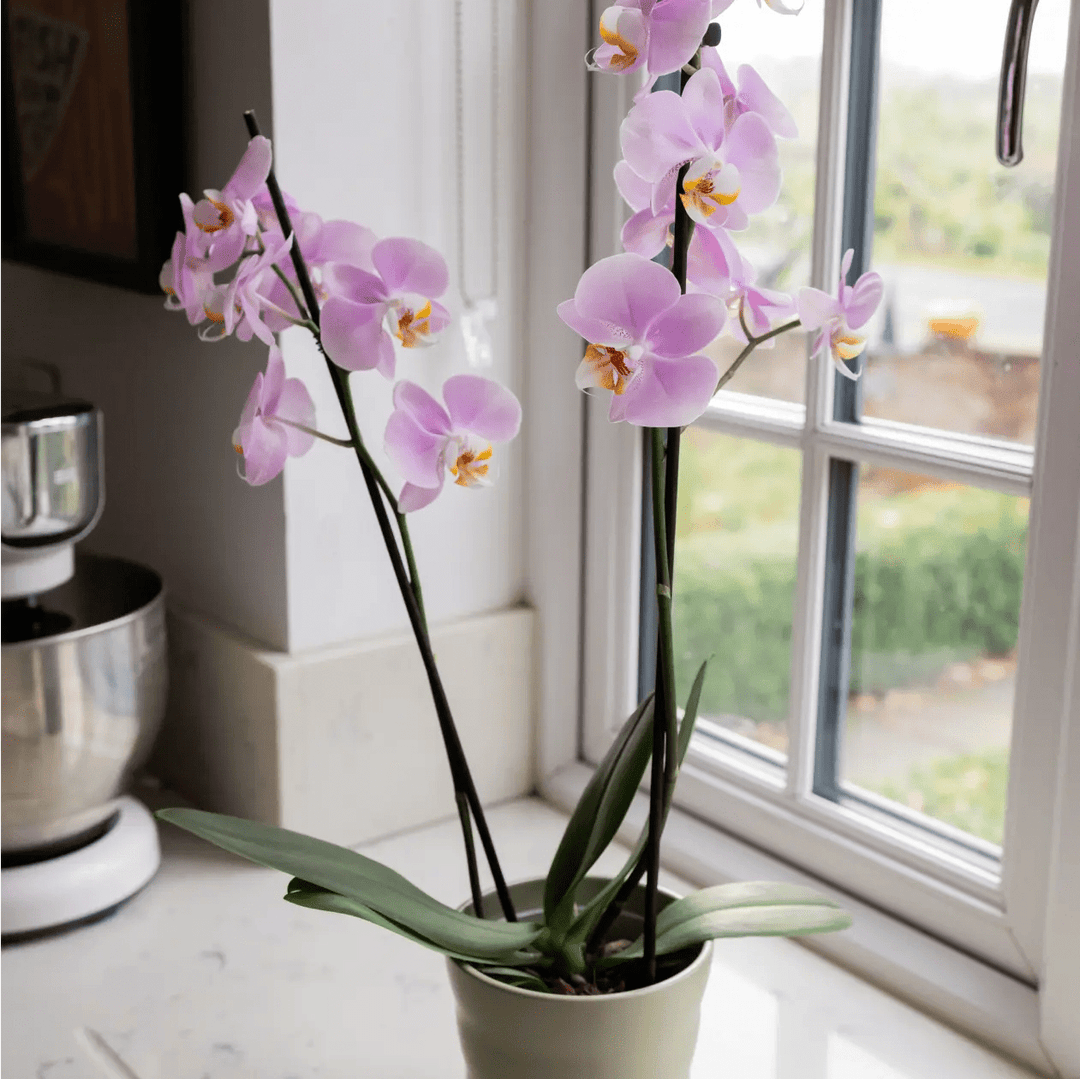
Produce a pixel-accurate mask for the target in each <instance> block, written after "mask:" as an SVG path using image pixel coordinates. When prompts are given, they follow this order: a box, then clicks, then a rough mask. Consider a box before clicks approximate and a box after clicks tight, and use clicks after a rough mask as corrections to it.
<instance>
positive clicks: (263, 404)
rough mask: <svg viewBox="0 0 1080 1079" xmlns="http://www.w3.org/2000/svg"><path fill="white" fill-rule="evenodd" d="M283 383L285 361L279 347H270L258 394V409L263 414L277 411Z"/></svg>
mask: <svg viewBox="0 0 1080 1079" xmlns="http://www.w3.org/2000/svg"><path fill="white" fill-rule="evenodd" d="M284 385H285V361H284V360H283V359H282V357H281V349H279V348H276V347H271V349H270V355H269V356H268V357H267V360H266V374H265V376H264V377H263V384H262V393H261V394H260V395H259V410H260V411H261V412H262V414H263V415H264V416H271V415H274V414H275V413H276V412H277V408H278V400H279V398H280V397H281V389H282V387H283V386H284Z"/></svg>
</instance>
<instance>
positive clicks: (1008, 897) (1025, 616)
mask: <svg viewBox="0 0 1080 1079" xmlns="http://www.w3.org/2000/svg"><path fill="white" fill-rule="evenodd" d="M822 6H823V8H824V10H823V11H822ZM949 8H951V9H952V11H949ZM924 9H925V10H924ZM816 10H817V18H818V21H817V22H816V23H815V22H814V17H815V7H814V5H813V4H808V5H807V8H806V10H805V11H804V12H803V14H802V15H800V17H799V19H798V20H778V21H777V22H776V23H770V31H771V30H772V29H773V27H774V26H778V25H780V24H781V23H782V22H783V23H788V24H795V23H798V30H799V33H798V34H797V35H793V36H792V37H791V38H790V39H788V40H789V42H790V44H789V45H788V47H789V48H790V49H791V50H792V52H791V55H790V56H786V55H784V54H783V53H782V52H781V50H782V49H783V48H784V47H785V39H784V37H783V33H778V34H776V35H773V34H770V35H765V34H763V33H762V31H761V20H762V18H763V15H762V13H760V12H758V11H757V9H756V7H755V6H754V5H747V10H746V11H745V12H743V11H742V9H741V8H740V7H739V6H738V5H736V6H734V7H733V8H732V9H730V10H729V12H727V13H725V15H724V16H723V17H722V18H721V23H722V26H723V29H724V40H725V41H730V42H731V46H730V48H731V54H732V57H733V58H735V57H738V58H739V61H740V62H741V60H743V59H746V60H750V62H754V63H755V64H756V66H758V67H759V69H760V70H762V72H763V74H764V75H765V77H766V80H767V81H768V80H769V79H770V78H772V79H773V81H774V82H775V81H776V76H777V74H779V76H780V79H779V82H780V85H779V86H778V89H779V92H780V93H781V95H782V96H783V97H784V99H785V101H786V102H788V103H789V104H792V105H793V106H794V111H796V113H797V114H798V119H799V122H800V129H801V131H802V132H803V135H802V139H801V141H799V142H795V143H791V144H787V145H785V146H784V147H783V152H784V153H785V154H786V155H787V156H786V160H785V191H786V192H787V193H788V198H789V199H790V200H792V203H791V205H788V206H784V205H781V206H780V207H779V208H778V209H777V211H775V212H774V214H773V215H772V216H771V217H770V218H769V219H768V220H767V221H764V222H762V223H760V225H759V226H758V228H757V232H756V233H754V234H753V235H752V236H751V237H750V238H749V240H750V243H752V245H753V247H754V254H756V255H757V256H758V257H757V259H756V262H757V265H758V266H759V268H765V269H766V272H767V273H768V274H769V275H770V278H771V282H773V283H775V285H776V286H777V287H782V288H788V289H794V288H797V287H798V286H799V285H800V284H804V283H809V282H812V283H814V284H815V285H817V286H819V287H823V288H832V287H834V282H835V278H836V274H837V272H838V269H839V254H840V252H841V251H842V250H843V249H845V248H847V247H854V248H855V250H856V265H855V267H854V273H858V272H860V270H861V269H869V268H875V269H878V270H879V272H881V273H882V275H883V277H884V278H885V280H886V283H887V296H886V302H885V304H884V305H883V310H882V311H881V312H880V313H879V316H878V320H877V323H876V325H875V328H874V333H873V336H872V339H871V348H870V349H869V350H868V355H867V356H866V357H865V363H866V370H865V373H864V376H863V378H862V379H861V380H860V381H859V382H858V383H855V384H852V383H849V382H848V381H847V380H844V379H841V378H839V377H838V376H836V375H835V373H834V372H833V370H832V368H831V366H830V365H829V364H828V361H825V360H814V361H812V362H809V363H808V362H807V359H806V347H805V342H804V341H800V340H799V339H798V338H797V337H796V335H790V337H789V340H787V341H786V342H785V343H784V344H783V345H782V346H780V347H778V348H776V349H775V350H774V351H773V352H771V353H764V354H762V353H761V352H760V351H759V353H757V354H755V356H754V357H753V359H752V360H751V361H750V363H748V364H747V365H746V367H745V368H744V369H743V371H741V372H740V374H739V375H738V376H737V377H736V378H735V379H734V380H733V381H732V383H731V384H730V388H729V389H727V390H725V391H724V392H722V393H721V394H719V395H718V396H717V398H716V399H715V400H714V402H713V404H712V405H711V406H710V408H709V410H708V412H707V413H706V414H705V416H703V417H702V419H701V421H700V422H699V423H697V424H696V425H694V427H693V428H692V429H691V430H690V431H688V432H687V434H686V436H685V439H684V443H683V445H684V447H685V449H684V455H683V460H684V464H683V476H682V480H681V485H680V507H679V534H678V539H677V547H676V559H675V561H676V579H675V619H676V634H677V642H676V646H677V652H678V654H679V656H680V657H681V667H680V673H679V677H680V680H681V684H682V686H683V687H684V688H683V694H685V687H686V686H687V685H688V682H689V678H690V676H691V673H692V670H696V666H697V664H698V663H700V662H701V660H702V659H704V658H706V657H707V656H709V655H710V654H714V659H713V661H712V663H711V666H710V674H709V677H708V680H707V682H706V689H705V693H704V702H705V705H704V707H703V712H702V715H701V718H700V719H699V725H698V728H697V737H696V738H695V740H694V742H693V744H692V748H691V758H690V761H689V765H688V767H687V768H686V769H685V770H684V773H683V776H682V778H681V779H680V792H679V798H680V804H681V805H682V806H683V807H684V808H685V809H687V810H689V811H690V812H692V813H693V814H694V815H695V816H697V817H699V818H702V819H704V820H708V821H712V822H714V823H715V824H717V825H719V826H720V827H721V828H723V829H724V831H725V832H728V833H731V834H733V835H736V836H739V837H741V838H743V839H745V840H746V841H748V842H749V843H751V844H753V845H754V846H755V847H757V848H759V849H762V850H765V851H769V852H772V853H773V854H774V855H776V856H777V857H778V858H780V859H782V860H783V861H785V862H786V863H788V864H790V865H794V866H798V867H801V868H803V869H805V870H806V871H807V872H809V873H812V874H814V875H815V876H817V877H818V878H820V879H823V880H826V881H829V882H831V883H833V884H834V885H835V886H837V887H838V888H841V889H844V890H845V891H847V892H848V893H850V894H852V895H854V896H857V897H860V898H861V899H862V900H864V901H866V902H867V903H869V904H871V905H872V906H874V907H877V908H879V909H881V910H884V911H888V912H890V913H892V914H893V915H896V916H898V917H899V918H900V919H902V920H903V921H904V922H906V923H908V924H910V925H914V926H917V927H919V928H921V929H922V930H924V931H926V932H928V933H929V934H931V935H933V936H934V937H936V938H938V939H939V940H943V941H946V942H948V943H950V944H951V945H953V946H955V947H956V948H957V949H959V950H960V951H962V952H964V953H966V954H967V955H970V956H974V957H977V959H978V960H980V961H981V962H983V963H985V964H987V965H988V966H990V967H993V968H996V969H997V970H998V971H1001V972H1005V973H1006V974H1007V975H1009V976H1010V977H1011V978H1014V979H1016V980H1017V981H1018V982H1022V983H1026V984H1028V985H1031V986H1035V985H1036V984H1038V983H1039V982H1040V975H1041V972H1042V971H1043V970H1044V959H1045V956H1044V947H1047V946H1049V942H1048V941H1047V939H1046V937H1045V923H1044V918H1045V917H1046V911H1047V909H1048V905H1049V909H1051V910H1052V909H1053V906H1054V902H1055V899H1054V896H1052V895H1051V894H1050V893H1049V891H1048V884H1047V881H1048V879H1049V876H1050V873H1051V869H1052V865H1053V862H1054V854H1053V837H1052V821H1053V819H1054V806H1055V799H1056V798H1057V797H1058V791H1057V784H1056V781H1055V778H1054V777H1055V776H1056V767H1057V762H1058V753H1059V749H1060V744H1061V733H1062V722H1063V721H1062V718H1061V717H1062V715H1063V710H1064V707H1065V702H1064V694H1065V691H1066V685H1067V679H1068V677H1069V674H1068V671H1069V663H1070V649H1071V648H1074V647H1075V644H1070V639H1069V636H1068V629H1067V627H1068V625H1069V619H1070V612H1071V611H1072V610H1073V608H1074V607H1075V605H1076V603H1077V598H1078V597H1077V595H1076V593H1075V585H1073V584H1072V583H1071V581H1072V567H1073V565H1074V561H1075V559H1076V547H1077V513H1078V505H1080V491H1078V483H1077V478H1076V473H1077V472H1078V471H1080V447H1078V445H1077V437H1076V425H1075V416H1076V413H1077V409H1078V408H1080V387H1078V385H1077V374H1076V371H1077V367H1078V351H1077V350H1078V341H1080V324H1078V321H1077V314H1076V312H1075V311H1074V310H1072V309H1071V308H1073V307H1074V306H1075V305H1074V303H1073V302H1072V301H1070V300H1069V298H1068V293H1067V291H1063V290H1067V289H1068V288H1069V287H1070V286H1069V285H1068V284H1067V282H1069V281H1075V279H1076V277H1077V275H1078V273H1080V270H1078V267H1077V265H1076V263H1077V261H1078V256H1077V254H1076V251H1077V250H1078V248H1077V246H1076V245H1077V243H1078V242H1080V237H1078V236H1077V235H1076V234H1077V232H1078V230H1080V225H1078V223H1077V221H1076V216H1077V215H1076V211H1075V205H1076V203H1077V201H1078V200H1080V176H1078V169H1077V165H1076V163H1075V158H1076V153H1077V150H1076V146H1077V145H1078V144H1080V108H1078V107H1077V104H1076V100H1075V99H1076V97H1077V95H1076V93H1072V94H1069V93H1067V92H1065V91H1064V89H1063V88H1064V87H1066V86H1069V85H1073V86H1075V82H1071V83H1070V80H1075V79H1076V71H1075V69H1076V66H1077V63H1078V59H1080V58H1078V56H1077V51H1078V48H1077V39H1078V36H1080V35H1078V27H1077V26H1076V25H1073V26H1072V27H1071V29H1070V28H1069V27H1068V18H1069V4H1068V3H1066V2H1065V0H1044V3H1043V4H1042V5H1041V6H1040V8H1039V11H1038V14H1037V17H1036V19H1035V30H1034V37H1033V42H1032V46H1031V66H1030V70H1029V76H1028V79H1029V81H1028V94H1027V108H1026V113H1025V151H1026V156H1025V160H1024V162H1023V164H1022V165H1021V166H1020V167H1019V169H1017V170H1012V171H1007V170H1005V169H1003V168H1000V167H999V166H998V165H997V164H996V162H995V161H994V159H993V153H994V132H993V120H994V112H995V109H996V94H997V69H998V66H999V63H1000V55H1001V40H1002V39H1003V37H1004V31H1005V23H1006V15H1007V10H1008V4H1007V2H1006V0H994V3H993V4H987V5H982V6H981V7H980V14H979V17H978V25H977V26H972V25H969V23H970V11H971V9H970V6H969V5H967V4H963V3H961V2H960V0H936V2H935V3H934V4H933V5H931V4H930V3H929V0H927V2H926V3H922V4H914V3H912V2H911V0H905V2H901V0H880V2H870V0H867V2H863V0H860V2H858V3H853V2H852V0H826V2H825V3H824V4H823V5H818V6H817V9H816ZM965 16H966V17H967V19H968V22H965V21H964V18H963V17H965ZM1040 20H1042V22H1040ZM1073 22H1074V24H1075V22H1076V19H1075V18H1074V20H1073ZM744 23H745V27H744V25H743V24H744ZM744 30H745V33H744ZM785 32H787V31H786V30H785ZM815 35H816V42H817V43H819V46H820V47H819V48H818V49H816V50H815V49H812V48H810V47H809V46H808V44H807V42H808V41H809V40H810V38H811V37H812V36H815ZM928 38H935V39H937V40H935V41H934V42H933V43H932V44H930V45H927V44H926V42H927V39H928ZM743 41H745V42H747V43H748V47H747V48H745V49H744V48H742V47H741V45H742V42H743ZM751 42H753V43H755V44H758V46H759V47H760V48H762V49H763V50H764V49H767V50H770V52H769V56H768V57H765V58H764V59H763V60H762V61H761V62H758V61H757V60H756V59H755V58H754V57H753V56H752V52H753V49H752V48H751V47H749V43H751ZM1067 42H1071V52H1070V54H1069V56H1068V62H1067V63H1066V43H1067ZM721 49H722V52H723V46H722V47H721ZM770 57H771V60H772V70H769V66H770V65H769V59H770ZM901 61H907V62H906V63H902V62H901ZM592 92H593V94H594V126H593V130H594V132H596V133H599V134H597V135H595V136H594V141H593V145H592V155H593V156H592V175H593V184H594V210H595V209H596V208H600V209H601V210H602V212H594V215H593V235H592V249H591V252H590V261H594V260H595V259H597V258H599V257H602V256H603V255H605V254H608V253H611V252H612V251H613V250H617V247H616V244H617V231H616V228H615V225H616V224H617V222H616V221H615V219H614V217H613V216H612V215H609V214H608V212H607V208H608V206H609V205H610V203H611V198H612V196H611V194H610V192H609V191H608V190H607V187H606V186H605V185H604V181H605V180H606V178H607V177H608V176H609V175H610V169H611V167H612V166H613V165H614V163H615V161H616V160H617V158H618V144H617V139H616V138H613V137H609V135H610V132H611V131H612V130H613V129H614V128H616V127H617V117H618V115H619V110H620V109H625V108H627V107H628V105H629V101H628V97H629V94H628V92H627V91H625V90H624V91H622V93H621V96H620V95H619V94H617V93H615V92H614V91H611V90H610V89H609V88H608V87H607V86H604V87H601V88H599V89H595V88H594V89H593V91H592ZM1063 102H1064V105H1063ZM1059 117H1061V118H1062V126H1061V131H1062V141H1061V147H1062V150H1061V157H1062V160H1061V161H1060V162H1059V160H1058V158H1059V151H1058V118H1059ZM1070 154H1071V155H1072V156H1071V157H1070V156H1069V155H1070ZM868 163H869V165H870V166H871V167H868ZM597 178H599V179H597ZM793 179H794V180H795V182H794V183H793V182H792V181H793ZM804 203H805V205H806V207H807V208H804V207H803V204H804ZM810 206H812V207H813V211H814V212H813V229H812V232H809V231H806V232H800V230H799V228H798V227H797V223H798V221H799V220H801V221H802V222H804V223H805V222H806V221H807V220H808V217H807V214H808V212H809V210H808V207H810ZM1070 215H1071V216H1070ZM1070 236H1072V237H1073V239H1072V240H1071V242H1070V240H1069V237H1070ZM1070 275H1071V276H1070ZM852 279H853V277H852ZM1073 287H1075V286H1073ZM1044 313H1045V315H1046V317H1045V325H1046V327H1047V332H1046V335H1045V337H1044V335H1043V326H1044ZM716 347H717V349H718V352H717V358H718V363H719V364H721V365H722V364H723V362H724V361H723V354H722V352H721V351H719V350H721V349H722V348H723V346H722V344H721V345H718V346H716ZM1051 380H1053V388H1052V389H1051V387H1050V383H1051ZM586 447H587V477H588V479H587V499H586V525H585V545H586V566H587V571H586V573H587V576H586V589H585V595H586V609H585V623H584V625H585V629H584V643H583V650H584V662H583V668H584V671H585V674H584V692H583V698H584V708H583V711H584V726H583V748H584V756H585V758H586V759H587V760H596V759H598V756H599V755H600V754H601V753H602V751H603V749H604V747H605V746H606V744H607V742H608V740H609V739H610V737H611V733H612V731H613V729H614V728H615V727H616V726H617V725H618V723H619V722H620V721H621V718H622V717H624V716H625V715H626V714H627V713H628V711H629V710H630V708H631V707H632V702H633V701H634V700H636V699H637V696H638V693H639V690H640V688H641V686H642V684H647V683H648V682H649V680H650V678H651V671H650V670H649V666H650V665H649V662H648V660H649V657H650V655H651V648H650V647H649V646H648V642H649V639H650V625H649V620H648V604H645V605H643V607H642V608H641V609H640V610H639V606H638V597H637V596H636V595H635V596H629V597H628V595H627V592H628V589H627V587H626V582H627V581H630V580H633V579H634V575H635V571H636V569H637V567H638V566H639V565H640V559H641V557H642V553H643V552H646V553H647V552H648V551H649V549H650V544H648V543H645V544H643V543H642V536H641V528H640V525H641V522H642V521H647V520H648V515H647V514H644V515H643V512H642V505H641V503H642V498H641V489H642V488H641V455H640V446H639V445H638V442H637V437H636V432H634V431H632V430H624V429H619V428H613V427H611V426H610V425H608V424H607V423H606V420H605V418H604V417H603V415H602V414H601V412H599V411H598V412H595V413H594V412H593V411H591V406H590V410H589V411H588V413H587V440H586ZM612 461H620V462H623V463H624V465H625V467H623V468H621V469H618V470H613V469H612V467H611V462H612ZM642 642H644V645H643V644H642ZM639 657H640V658H641V660H642V662H641V663H640V664H639V662H638V660H639ZM1062 796H1063V797H1064V798H1065V799H1066V800H1067V799H1069V798H1074V799H1075V798H1076V797H1077V792H1076V791H1064V792H1063V795H1062ZM1061 901H1062V902H1064V900H1061ZM1052 920H1053V919H1052V918H1051V921H1052Z"/></svg>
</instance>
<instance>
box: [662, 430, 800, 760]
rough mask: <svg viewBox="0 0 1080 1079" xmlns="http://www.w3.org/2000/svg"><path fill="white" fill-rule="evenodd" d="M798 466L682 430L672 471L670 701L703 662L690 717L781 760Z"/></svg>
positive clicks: (795, 458)
mask: <svg viewBox="0 0 1080 1079" xmlns="http://www.w3.org/2000/svg"><path fill="white" fill-rule="evenodd" d="M800 459H801V455H800V454H799V452H798V451H797V450H791V449H784V448H781V447H777V446H772V445H769V444H767V443H763V442H755V441H753V440H752V439H747V438H733V437H731V436H729V435H721V434H716V433H714V432H710V431H705V430H702V429H700V428H693V427H691V428H689V429H688V430H687V431H686V432H685V434H684V435H683V441H682V453H681V464H680V471H679V518H678V534H677V540H676V546H675V598H674V631H675V664H676V684H677V687H678V693H679V703H680V704H683V703H685V701H686V696H687V694H688V693H689V690H690V685H691V683H692V682H693V679H694V676H695V675H696V673H697V670H698V667H699V666H700V664H701V663H702V661H703V660H706V659H709V669H708V674H707V676H706V679H705V686H704V689H703V692H702V698H701V707H700V711H699V718H701V719H707V720H709V721H711V722H712V723H714V724H717V725H718V726H720V727H723V728H725V729H726V730H729V731H734V732H735V733H737V734H741V735H743V736H744V737H747V738H750V739H753V740H754V741H756V742H759V743H760V744H762V745H765V746H769V747H770V748H771V749H774V750H778V751H781V752H783V751H785V750H786V749H787V709H788V671H789V668H790V662H791V617H792V608H793V605H794V598H795V556H796V549H797V546H798V535H799V472H800ZM710 657H711V658H710Z"/></svg>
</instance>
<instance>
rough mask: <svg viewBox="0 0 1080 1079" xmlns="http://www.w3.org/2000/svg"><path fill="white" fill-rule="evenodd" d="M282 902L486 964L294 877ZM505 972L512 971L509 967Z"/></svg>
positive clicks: (524, 957) (524, 959)
mask: <svg viewBox="0 0 1080 1079" xmlns="http://www.w3.org/2000/svg"><path fill="white" fill-rule="evenodd" d="M285 900H286V902H288V903H295V904H296V905H297V906H298V907H307V908H309V909H310V910H325V911H329V912H330V913H331V914H348V915H351V916H352V917H354V918H362V919H363V920H364V921H365V922H371V923H372V924H373V925H378V926H381V927H382V928H383V929H389V930H390V932H391V933H397V934H399V935H400V936H403V937H405V938H406V940H411V941H413V943H415V944H420V945H423V947H425V948H430V949H432V951H436V952H441V953H442V954H443V955H448V956H450V958H451V959H461V960H462V961H463V962H466V963H482V962H484V961H485V959H484V958H483V957H480V956H476V955H471V954H465V953H464V952H455V951H452V950H450V949H449V948H443V947H440V946H439V945H438V944H435V943H434V942H432V941H430V940H428V939H427V938H426V937H422V936H420V935H419V934H418V933H414V932H413V931H412V930H411V929H409V928H408V927H407V926H404V925H401V924H400V923H399V922H395V921H394V920H393V919H392V918H384V917H383V916H382V915H381V914H379V912H378V911H375V910H372V909H371V908H370V907H368V906H365V905H364V904H363V903H361V902H360V901H359V900H358V899H350V898H349V897H348V896H346V895H338V894H337V892H329V891H327V890H326V889H325V888H320V887H319V886H318V885H315V884H311V883H310V882H309V881H306V880H299V879H297V878H296V877H293V879H292V880H290V881H289V883H288V886H287V887H286V889H285ZM488 958H490V957H488ZM540 958H541V957H540V954H539V953H538V952H525V951H523V952H518V953H514V954H513V955H512V956H508V957H507V958H506V959H505V960H504V962H511V961H519V962H521V963H522V964H526V963H532V962H535V961H536V960H538V959H540ZM507 969H508V970H509V969H513V968H510V967H508V968H507Z"/></svg>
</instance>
